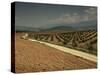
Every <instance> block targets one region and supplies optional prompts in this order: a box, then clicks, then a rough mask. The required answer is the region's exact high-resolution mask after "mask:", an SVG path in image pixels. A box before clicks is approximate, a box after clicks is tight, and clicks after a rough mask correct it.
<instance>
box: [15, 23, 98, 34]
mask: <svg viewBox="0 0 100 75" xmlns="http://www.w3.org/2000/svg"><path fill="white" fill-rule="evenodd" d="M88 29H97V26H96V25H95V24H93V25H92V24H91V25H80V26H79V25H75V26H73V25H60V26H59V25H58V26H53V27H49V28H42V27H41V28H36V27H26V26H16V31H25V32H53V31H56V32H57V31H58V32H60V31H76V30H88Z"/></svg>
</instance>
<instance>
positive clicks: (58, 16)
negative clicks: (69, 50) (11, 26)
mask: <svg viewBox="0 0 100 75" xmlns="http://www.w3.org/2000/svg"><path fill="white" fill-rule="evenodd" d="M96 22H97V8H96V7H89V6H73V5H52V4H39V3H38V4H37V3H23V2H16V3H15V25H16V26H25V27H35V28H49V27H53V26H61V25H74V26H75V25H82V24H86V25H89V24H96Z"/></svg>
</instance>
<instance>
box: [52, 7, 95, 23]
mask: <svg viewBox="0 0 100 75" xmlns="http://www.w3.org/2000/svg"><path fill="white" fill-rule="evenodd" d="M96 18H97V9H96V8H89V9H87V10H84V11H83V12H82V14H80V13H77V12H73V13H66V14H63V15H61V16H59V17H58V18H56V19H54V20H52V21H51V22H53V23H56V24H62V23H63V24H74V23H80V22H86V21H92V20H96Z"/></svg>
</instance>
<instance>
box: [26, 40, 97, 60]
mask: <svg viewBox="0 0 100 75" xmlns="http://www.w3.org/2000/svg"><path fill="white" fill-rule="evenodd" d="M28 40H29V41H36V42H39V43H42V44H45V45H47V46H50V47H53V48H56V49H58V50H60V51H63V52H66V53H70V54H73V55H76V56H79V57H82V58H85V59H88V60H91V61H94V62H97V56H95V55H92V54H89V53H85V52H82V51H78V50H75V49H70V48H67V47H62V46H59V45H55V44H51V43H47V42H43V41H38V40H33V39H28Z"/></svg>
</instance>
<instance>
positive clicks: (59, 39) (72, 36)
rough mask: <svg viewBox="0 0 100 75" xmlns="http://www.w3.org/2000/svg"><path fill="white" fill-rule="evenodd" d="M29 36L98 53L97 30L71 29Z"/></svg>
mask: <svg viewBox="0 0 100 75" xmlns="http://www.w3.org/2000/svg"><path fill="white" fill-rule="evenodd" d="M28 38H31V39H35V40H39V41H45V42H49V43H53V44H57V45H61V46H65V47H69V48H73V49H77V50H80V51H84V52H87V53H91V54H94V55H97V31H96V30H87V31H70V32H61V33H30V34H29V37H28Z"/></svg>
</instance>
